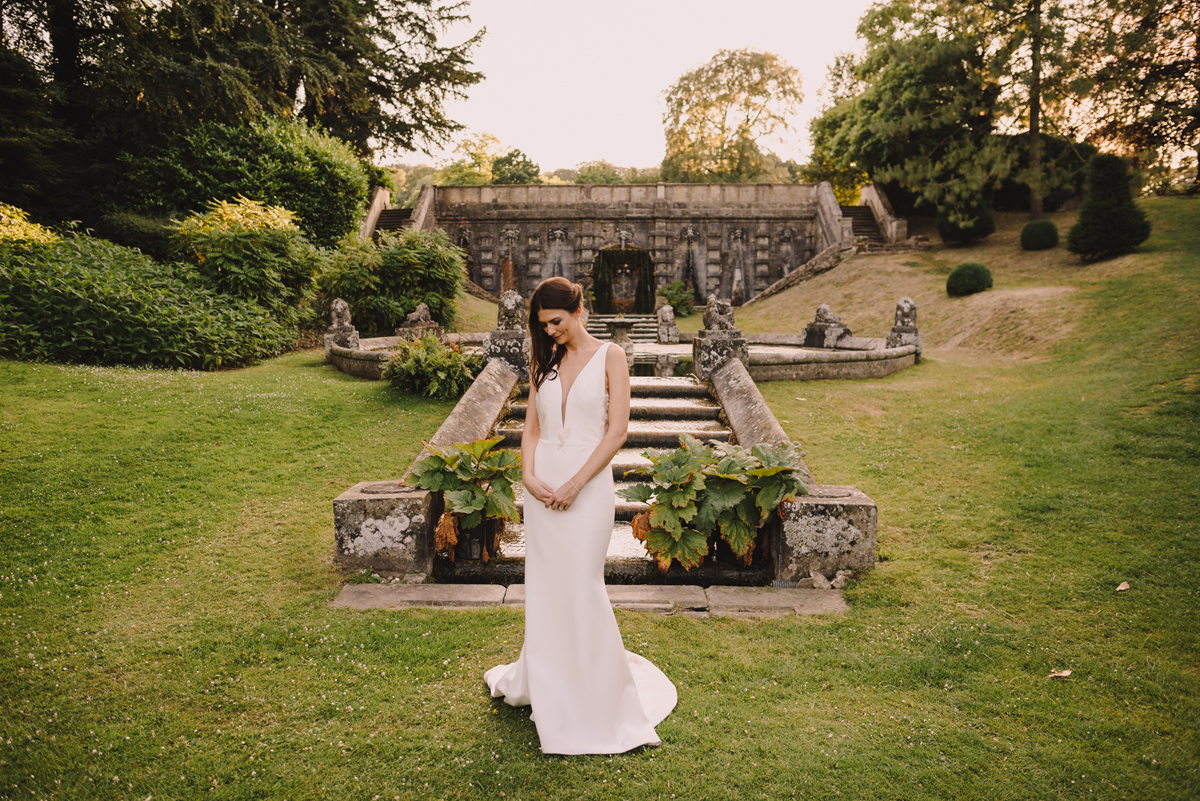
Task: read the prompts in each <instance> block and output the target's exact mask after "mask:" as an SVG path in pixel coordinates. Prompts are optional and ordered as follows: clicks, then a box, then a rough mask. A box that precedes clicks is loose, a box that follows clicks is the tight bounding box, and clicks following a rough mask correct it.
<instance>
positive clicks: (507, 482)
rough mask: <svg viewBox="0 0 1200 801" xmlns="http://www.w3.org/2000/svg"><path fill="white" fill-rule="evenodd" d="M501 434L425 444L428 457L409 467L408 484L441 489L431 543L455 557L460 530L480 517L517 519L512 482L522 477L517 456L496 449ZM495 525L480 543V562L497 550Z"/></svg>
mask: <svg viewBox="0 0 1200 801" xmlns="http://www.w3.org/2000/svg"><path fill="white" fill-rule="evenodd" d="M503 441H504V440H503V438H502V437H496V438H494V439H478V440H475V441H474V442H462V443H455V444H453V445H433V444H430V443H428V442H426V443H425V447H426V449H428V450H429V452H430V455H429V456H426V457H425V458H424V459H422V460H421V461H419V462H417V463H416V464H415V465H413V469H412V473H411V475H409V477H408V479H407V483H408V484H410V485H411V486H414V487H419V488H420V489H426V490H430V491H433V492H440V493H442V497H443V498H444V499H445V501H446V511H445V512H443V513H442V516H441V517H440V518H439V519H438V525H437V534H436V536H435V538H434V547H435V548H436V550H437V551H438V552H439V553H442V552H445V553H447V554H448V555H449V557H450V561H452V562H453V561H454V546H455V545H457V544H458V537H459V533H460V531H462V530H463V529H467V530H469V529H475V528H478V527H479V526H480V525H481V524H482V523H483V522H484V519H485V518H493V519H498V520H508V521H511V522H513V523H518V522H520V520H521V515H520V512H518V511H517V504H516V497H515V496H514V494H513V485H514V484H516V483H517V482H518V481H520V480H521V454H520V453H519V452H517V451H512V450H495V447H496V446H497V445H499V444H500V443H501V442H503ZM502 530H503V529H502V528H500V527H497V530H496V531H495V532H494V535H493V538H492V541H491V542H485V543H484V548H483V551H482V557H483V561H485V562H486V561H487V560H488V558H489V551H490V553H492V554H494V553H496V552H497V551H498V550H499V548H500V544H499V538H500V532H501V531H502Z"/></svg>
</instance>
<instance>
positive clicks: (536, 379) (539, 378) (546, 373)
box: [529, 276, 583, 389]
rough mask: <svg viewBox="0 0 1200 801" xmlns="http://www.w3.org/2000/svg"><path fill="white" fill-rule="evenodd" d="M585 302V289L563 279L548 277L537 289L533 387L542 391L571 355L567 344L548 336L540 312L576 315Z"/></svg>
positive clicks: (532, 322)
mask: <svg viewBox="0 0 1200 801" xmlns="http://www.w3.org/2000/svg"><path fill="white" fill-rule="evenodd" d="M582 302H583V287H581V286H580V285H579V284H572V283H571V282H570V281H568V280H567V279H565V278H562V277H560V276H555V277H553V278H547V279H546V280H545V281H543V282H542V283H540V284H538V286H537V289H535V290H533V295H532V297H530V298H529V342H530V348H529V350H530V353H529V355H530V357H531V358H530V365H529V368H530V369H529V373H530V375H532V376H533V385H534V386H535V387H537V388H538V389H541V388H542V382H543V381H545V380H546V379H547V378H549V377H550V375H551V374H552V373H557V372H558V363H559V362H560V361H562V357H563V356H565V355H566V353H567V348H566V346H565V345H556V344H555V343H554V340H553V339H551V338H550V335H549V334H547V333H546V329H545V328H543V327H542V322H541V320H539V319H538V312H539V311H541V310H542V309H562V310H564V311H566V312H567V313H568V314H574V313H575V312H576V311H578V310H579V304H580V303H582Z"/></svg>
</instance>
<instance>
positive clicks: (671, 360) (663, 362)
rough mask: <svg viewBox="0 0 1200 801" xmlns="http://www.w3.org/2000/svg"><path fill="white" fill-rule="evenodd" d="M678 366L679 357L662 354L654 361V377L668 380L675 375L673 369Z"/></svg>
mask: <svg viewBox="0 0 1200 801" xmlns="http://www.w3.org/2000/svg"><path fill="white" fill-rule="evenodd" d="M678 366H679V357H678V356H675V355H672V354H670V353H663V354H660V355H659V356H658V358H656V359H655V360H654V375H656V376H658V377H659V378H670V377H671V376H673V375H675V368H676V367H678Z"/></svg>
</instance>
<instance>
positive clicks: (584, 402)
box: [537, 342, 609, 450]
mask: <svg viewBox="0 0 1200 801" xmlns="http://www.w3.org/2000/svg"><path fill="white" fill-rule="evenodd" d="M608 347H609V343H607V342H606V343H604V344H603V345H601V346H600V347H599V348H597V349H596V352H595V353H593V354H592V356H591V358H590V359H589V360H588V363H587V364H585V365H584V366H583V369H582V370H580V371H579V375H578V376H576V377H575V383H574V384H572V385H571V391H570V392H569V393H568V394H567V403H566V407H565V414H564V407H563V396H562V389H563V385H562V381H561V380H560V377H559V375H558V372H557V371H556V372H555V373H554V374H553V375H551V376H550V377H549V378H547V379H546V380H545V381H543V382H542V386H541V387H540V388H539V389H538V391H537V415H538V424H539V425H540V427H541V430H542V437H541V440H540V443H541V444H542V446H543V447H545V446H546V445H547V444H549V445H552V446H553V447H555V448H566V447H579V448H587V449H589V450H594V449H595V448H596V446H597V445H599V444H600V440H602V439H604V434H605V433H606V432H607V431H608V389H607V382H606V381H605V369H604V362H605V358H606V357H605V355H604V354H606V353H607V352H608Z"/></svg>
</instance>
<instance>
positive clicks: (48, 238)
mask: <svg viewBox="0 0 1200 801" xmlns="http://www.w3.org/2000/svg"><path fill="white" fill-rule="evenodd" d="M22 241H23V242H42V243H45V244H50V243H53V242H57V241H58V235H57V234H55V233H54V232H53V231H51V230H50V229H49V228H47V227H46V226H44V225H38V224H37V223H34V222H30V221H29V215H27V214H26V213H25V212H24V210H22V209H18V208H17V207H16V206H10V205H8V204H7V203H0V242H22Z"/></svg>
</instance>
